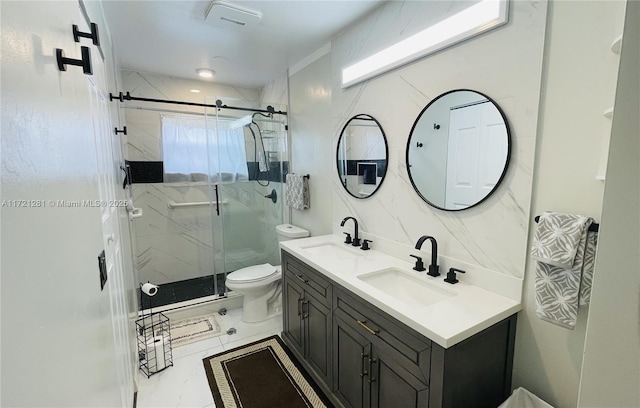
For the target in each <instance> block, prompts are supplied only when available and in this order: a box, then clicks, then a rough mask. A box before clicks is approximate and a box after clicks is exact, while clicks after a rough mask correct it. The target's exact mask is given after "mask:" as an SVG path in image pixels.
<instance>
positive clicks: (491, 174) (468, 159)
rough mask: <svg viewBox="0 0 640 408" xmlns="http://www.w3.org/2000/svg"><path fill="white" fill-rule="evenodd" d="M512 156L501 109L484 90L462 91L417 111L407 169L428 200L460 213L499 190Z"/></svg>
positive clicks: (430, 202) (506, 125)
mask: <svg viewBox="0 0 640 408" xmlns="http://www.w3.org/2000/svg"><path fill="white" fill-rule="evenodd" d="M510 156H511V134H510V131H509V125H508V124H507V119H506V118H505V116H504V114H503V112H502V110H501V109H500V108H499V107H498V105H497V104H496V103H495V102H494V101H493V100H491V98H489V97H488V96H486V95H483V94H481V93H480V92H476V91H471V90H468V89H459V90H454V91H450V92H447V93H444V94H442V95H440V96H438V97H437V98H435V99H434V100H433V101H431V102H430V103H429V104H428V105H427V107H426V108H424V109H423V110H422V112H420V115H418V118H417V119H416V121H415V123H414V124H413V127H412V128H411V133H410V135H409V141H408V142H407V171H408V172H409V179H410V180H411V184H413V188H414V189H415V190H416V191H417V192H418V194H419V195H420V197H422V199H423V200H424V201H426V202H427V203H428V204H430V205H432V206H434V207H436V208H439V209H441V210H447V211H460V210H464V209H467V208H470V207H473V206H475V205H478V204H480V203H481V202H482V201H484V200H486V199H487V197H489V196H490V195H491V194H492V193H493V192H494V191H495V190H496V189H497V188H498V185H499V184H500V182H501V181H502V179H503V177H504V175H505V173H506V171H507V166H508V164H509V158H510Z"/></svg>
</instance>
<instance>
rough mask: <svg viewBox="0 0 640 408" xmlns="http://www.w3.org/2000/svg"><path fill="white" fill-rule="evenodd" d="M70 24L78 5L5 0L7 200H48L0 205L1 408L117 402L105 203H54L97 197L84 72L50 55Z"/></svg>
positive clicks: (69, 45)
mask: <svg viewBox="0 0 640 408" xmlns="http://www.w3.org/2000/svg"><path fill="white" fill-rule="evenodd" d="M92 17H95V18H100V17H99V16H96V15H95V14H94V15H93V16H92ZM72 24H78V25H79V26H80V27H83V28H84V27H86V25H85V24H84V17H83V16H82V15H81V13H80V9H79V6H78V2H73V1H69V2H56V3H55V5H53V4H52V3H50V2H31V1H29V2H3V3H2V23H1V32H2V84H1V88H2V139H1V143H2V200H44V202H45V207H18V208H16V207H11V206H10V205H9V206H3V207H4V208H2V228H1V231H2V232H1V233H2V244H3V245H2V259H1V264H2V289H1V291H2V293H1V296H0V299H1V305H2V317H1V321H2V373H1V375H0V378H1V381H2V397H1V398H2V400H1V405H2V406H12V407H14V406H21V407H28V406H33V407H42V406H83V407H89V406H96V407H98V406H100V407H104V406H120V405H121V400H120V398H121V392H120V389H119V387H118V385H119V383H118V381H119V377H118V372H117V367H116V350H115V346H114V335H113V330H114V326H113V320H112V316H111V310H110V301H109V294H110V292H112V290H113V289H114V287H113V285H116V284H117V282H118V280H119V279H122V277H119V278H118V277H116V276H111V277H110V278H109V280H108V281H107V287H106V288H105V290H104V291H101V290H100V283H99V282H100V281H99V277H98V263H97V259H98V254H99V252H100V251H101V250H102V248H103V245H104V242H103V234H102V228H101V216H100V210H99V209H98V208H61V207H59V206H52V205H51V204H49V203H48V201H49V200H53V201H57V200H96V199H98V198H99V192H98V180H97V177H98V175H97V168H96V154H95V143H94V136H93V124H92V117H91V111H90V107H89V106H90V98H89V82H88V81H89V79H88V78H89V77H87V76H85V75H84V74H83V73H82V70H81V69H80V68H79V67H69V69H68V71H67V72H60V71H58V68H57V66H56V62H55V54H54V50H55V48H62V49H63V50H64V51H65V53H66V55H67V56H68V57H73V58H77V56H79V54H80V45H79V44H77V43H75V42H74V41H73V36H72V31H71V26H72ZM100 28H101V29H105V28H106V27H104V26H101V27H100ZM101 33H102V34H103V35H105V37H104V41H103V46H104V47H105V49H108V47H109V41H108V37H107V36H106V33H107V32H106V30H105V31H102V32H101ZM82 45H85V42H84V41H83V44H82ZM89 47H90V49H91V52H92V56H93V58H94V61H97V59H98V58H99V54H98V50H97V49H96V47H94V46H89ZM110 62H111V61H108V62H107V63H108V64H109V63H110ZM107 69H109V66H108V65H107ZM110 77H111V78H113V75H112V74H111V75H110ZM93 78H95V79H98V78H97V76H94V77H93ZM109 136H111V135H109ZM116 318H117V319H126V318H127V316H117V317H116ZM130 385H131V384H130Z"/></svg>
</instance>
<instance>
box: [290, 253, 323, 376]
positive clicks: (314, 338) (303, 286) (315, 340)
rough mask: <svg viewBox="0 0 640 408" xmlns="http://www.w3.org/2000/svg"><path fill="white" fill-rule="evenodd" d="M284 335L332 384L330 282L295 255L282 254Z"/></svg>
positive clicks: (318, 374)
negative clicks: (283, 255)
mask: <svg viewBox="0 0 640 408" xmlns="http://www.w3.org/2000/svg"><path fill="white" fill-rule="evenodd" d="M282 271H283V279H282V283H283V287H282V299H283V338H284V339H285V340H287V343H288V345H289V346H290V347H291V348H292V349H293V350H294V352H295V353H296V354H297V357H299V358H300V357H302V358H303V359H304V361H305V362H306V363H307V364H308V366H310V367H311V368H312V370H313V372H314V374H315V376H316V377H317V379H318V378H319V379H320V380H321V381H322V382H323V383H325V384H331V299H332V298H331V290H332V285H331V283H330V282H329V281H328V280H327V279H325V278H323V276H322V275H320V274H319V273H318V272H316V271H314V270H313V269H311V268H309V267H307V266H306V265H304V264H303V263H301V262H300V261H298V260H297V259H296V258H293V257H291V256H287V257H283V259H282Z"/></svg>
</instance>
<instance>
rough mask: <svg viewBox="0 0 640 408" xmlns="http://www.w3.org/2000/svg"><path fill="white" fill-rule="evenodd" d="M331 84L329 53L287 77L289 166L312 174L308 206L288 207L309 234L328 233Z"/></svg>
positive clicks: (332, 174)
mask: <svg viewBox="0 0 640 408" xmlns="http://www.w3.org/2000/svg"><path fill="white" fill-rule="evenodd" d="M331 86H332V79H331V54H326V55H324V56H322V57H320V58H319V59H318V60H316V61H315V62H313V63H312V64H310V65H307V66H306V67H305V68H303V69H302V70H300V71H297V72H296V73H294V74H293V75H292V76H291V77H289V95H290V96H289V98H290V101H291V105H290V108H289V111H290V112H291V115H290V118H289V120H290V125H291V166H292V169H293V171H294V172H296V173H299V174H309V175H310V176H311V178H310V179H309V190H310V193H309V194H310V200H311V205H310V208H309V209H307V210H291V213H292V214H291V215H292V216H291V219H292V223H293V224H295V225H297V226H299V227H302V228H305V229H307V230H309V232H310V233H311V235H323V234H329V233H331V220H332V216H331V196H332V192H331V191H332V187H331V185H332V182H333V181H334V179H335V180H336V181H338V173H337V168H336V153H335V147H334V146H335V145H332V140H333V137H334V134H333V130H332V125H331V120H330V119H331V115H332V110H331Z"/></svg>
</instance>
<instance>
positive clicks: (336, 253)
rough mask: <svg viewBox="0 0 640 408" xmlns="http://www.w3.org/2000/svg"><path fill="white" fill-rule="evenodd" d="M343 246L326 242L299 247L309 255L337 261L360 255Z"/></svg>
mask: <svg viewBox="0 0 640 408" xmlns="http://www.w3.org/2000/svg"><path fill="white" fill-rule="evenodd" d="M344 246H347V244H344ZM344 246H343V245H338V244H335V243H332V242H328V243H322V244H317V245H311V246H305V247H301V248H302V249H304V250H305V251H307V252H308V253H309V254H310V255H315V256H319V257H322V258H324V259H334V260H337V261H342V260H345V259H352V258H355V257H358V256H361V254H358V253H357V252H355V250H352V249H348V248H345V247H344Z"/></svg>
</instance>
